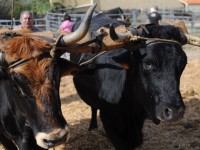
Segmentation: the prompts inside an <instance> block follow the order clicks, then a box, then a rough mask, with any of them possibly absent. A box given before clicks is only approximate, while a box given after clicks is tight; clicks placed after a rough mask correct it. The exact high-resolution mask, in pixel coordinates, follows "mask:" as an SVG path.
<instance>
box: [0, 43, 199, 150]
mask: <svg viewBox="0 0 200 150" xmlns="http://www.w3.org/2000/svg"><path fill="white" fill-rule="evenodd" d="M184 50H185V52H186V54H187V56H188V64H187V66H186V69H185V70H184V72H183V75H182V77H181V87H180V88H181V93H182V96H183V98H184V102H185V105H186V108H187V109H186V113H185V115H184V118H183V119H182V120H180V121H178V122H173V123H172V122H161V123H160V125H158V126H156V125H154V124H153V123H152V122H151V121H149V120H147V121H146V122H145V125H144V128H143V133H144V143H143V145H142V146H141V147H139V148H138V150H200V48H199V47H195V46H189V45H186V46H184ZM60 94H61V101H62V111H63V114H64V116H65V118H66V120H67V122H68V124H69V127H70V130H71V133H70V139H69V141H68V142H67V143H66V144H65V145H62V146H59V147H57V148H55V149H56V150H62V149H63V150H64V149H65V150H114V148H113V146H112V144H111V143H110V142H109V140H108V139H107V136H106V134H105V132H104V129H103V127H102V124H101V121H100V120H98V123H99V129H98V130H95V131H91V132H89V131H87V129H88V126H89V121H90V115H91V113H90V107H89V106H87V105H86V104H85V103H84V102H83V101H82V100H81V99H80V98H79V96H78V95H77V93H76V90H75V88H74V85H73V82H72V77H71V76H68V77H63V78H62V80H61V88H60ZM64 147H66V148H64ZM0 150H3V148H0ZM51 150H52V149H51Z"/></svg>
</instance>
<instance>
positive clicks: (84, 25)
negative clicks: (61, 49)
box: [62, 4, 97, 45]
mask: <svg viewBox="0 0 200 150" xmlns="http://www.w3.org/2000/svg"><path fill="white" fill-rule="evenodd" d="M96 5H97V4H94V5H93V6H91V7H90V8H89V9H88V11H87V13H86V15H85V17H84V19H83V21H82V22H81V24H80V26H79V28H78V29H77V30H76V31H75V32H72V33H70V34H68V35H65V36H63V38H62V40H63V41H62V42H63V43H64V45H70V44H73V43H75V42H77V41H79V40H81V39H82V38H83V37H84V36H85V35H86V33H87V31H88V29H89V26H90V21H91V18H92V13H93V11H94V9H95V7H96Z"/></svg>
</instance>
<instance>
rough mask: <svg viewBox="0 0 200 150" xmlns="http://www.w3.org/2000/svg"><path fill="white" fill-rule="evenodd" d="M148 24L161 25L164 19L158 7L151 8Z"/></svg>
mask: <svg viewBox="0 0 200 150" xmlns="http://www.w3.org/2000/svg"><path fill="white" fill-rule="evenodd" d="M147 17H148V19H147V23H153V24H157V25H161V24H162V22H161V20H162V17H161V14H160V13H158V6H155V7H153V8H150V13H149V14H148V15H147Z"/></svg>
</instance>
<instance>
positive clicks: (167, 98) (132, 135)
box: [71, 14, 187, 150]
mask: <svg viewBox="0 0 200 150" xmlns="http://www.w3.org/2000/svg"><path fill="white" fill-rule="evenodd" d="M111 23H114V26H115V27H116V26H118V25H121V24H123V23H121V22H116V21H114V20H112V19H109V18H108V17H106V16H104V15H103V14H100V15H97V16H95V17H93V19H92V22H91V26H90V29H89V30H90V31H94V30H97V29H98V28H100V27H101V26H108V25H109V24H111ZM77 26H78V25H77V24H75V27H74V29H76V28H77ZM129 30H131V31H132V33H133V34H134V35H138V36H142V37H146V38H149V40H140V41H136V42H134V41H133V42H128V43H127V44H126V47H125V48H122V49H118V50H115V51H109V52H107V53H105V54H103V55H100V56H99V57H97V58H96V59H95V60H94V61H93V62H92V63H91V64H89V65H87V66H85V69H84V70H82V71H81V72H79V73H78V74H76V75H75V76H74V78H73V81H74V84H75V87H76V90H77V92H78V94H79V95H80V97H81V98H82V99H83V100H84V101H85V102H86V103H87V104H88V105H90V106H91V107H92V120H91V124H90V128H89V129H93V128H96V127H97V123H96V111H97V109H99V110H100V118H101V121H102V123H103V126H104V129H105V131H106V133H107V135H108V137H109V139H110V140H111V142H112V144H113V145H114V147H115V148H116V149H117V150H129V149H134V148H136V147H137V146H139V145H141V144H142V141H143V134H142V127H143V123H144V120H145V119H147V118H148V119H151V120H152V121H153V122H154V123H155V124H159V123H160V121H171V120H177V119H179V118H181V117H183V115H184V111H185V105H184V103H183V100H182V97H181V93H180V90H179V85H180V77H181V74H182V72H183V70H184V68H185V66H186V63H187V57H186V54H185V53H184V51H183V49H182V44H185V43H186V41H187V40H186V37H185V36H184V35H183V33H182V32H180V30H179V29H178V28H176V27H173V26H169V25H168V26H157V25H145V26H140V27H138V28H131V27H130V28H129ZM112 37H113V39H116V40H117V39H118V34H116V33H114V34H113V35H112ZM150 38H161V39H169V40H168V41H167V40H160V39H150ZM93 55H95V54H94V53H87V54H83V55H82V56H81V57H80V56H79V58H80V60H79V63H81V62H84V61H85V60H87V59H88V58H90V57H91V56H93ZM77 57H78V56H77V55H76V56H75V57H74V55H72V57H71V61H73V60H74V61H75V62H78V59H77ZM75 58H76V59H75Z"/></svg>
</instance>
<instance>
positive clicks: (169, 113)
mask: <svg viewBox="0 0 200 150" xmlns="http://www.w3.org/2000/svg"><path fill="white" fill-rule="evenodd" d="M163 115H164V117H165V118H166V119H171V118H172V117H173V111H172V110H171V109H170V108H166V109H165V110H164V113H163Z"/></svg>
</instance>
